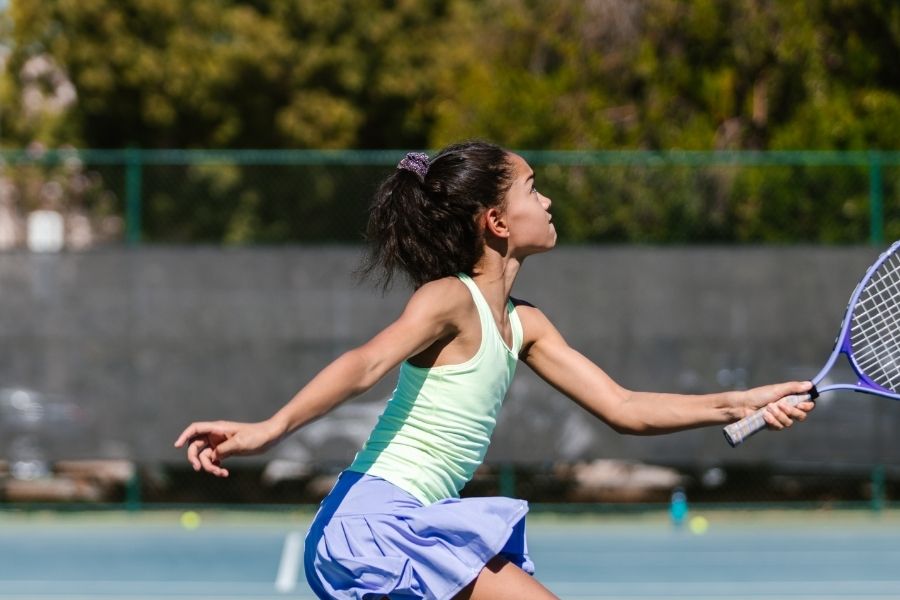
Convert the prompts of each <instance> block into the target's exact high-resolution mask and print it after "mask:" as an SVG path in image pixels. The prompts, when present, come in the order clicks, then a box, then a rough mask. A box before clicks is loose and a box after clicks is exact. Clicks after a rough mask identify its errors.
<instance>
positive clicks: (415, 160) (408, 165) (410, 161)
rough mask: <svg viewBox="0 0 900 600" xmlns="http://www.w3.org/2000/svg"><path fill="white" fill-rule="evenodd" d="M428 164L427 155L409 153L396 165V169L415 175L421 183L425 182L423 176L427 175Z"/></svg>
mask: <svg viewBox="0 0 900 600" xmlns="http://www.w3.org/2000/svg"><path fill="white" fill-rule="evenodd" d="M429 164H430V162H429V160H428V155H427V154H425V153H423V152H409V153H407V155H406V156H404V157H403V160H401V161H400V162H399V163H398V164H397V168H398V169H402V170H404V171H409V172H410V173H415V174H416V175H418V176H419V179H420V180H421V181H425V175H426V174H427V173H428V166H429Z"/></svg>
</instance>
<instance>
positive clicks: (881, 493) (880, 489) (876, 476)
mask: <svg viewBox="0 0 900 600" xmlns="http://www.w3.org/2000/svg"><path fill="white" fill-rule="evenodd" d="M884 480H885V474H884V465H875V466H874V467H873V468H872V510H873V511H875V512H881V509H883V508H884V502H885V495H886V491H885V485H884Z"/></svg>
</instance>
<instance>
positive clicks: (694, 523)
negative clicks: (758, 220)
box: [688, 517, 709, 535]
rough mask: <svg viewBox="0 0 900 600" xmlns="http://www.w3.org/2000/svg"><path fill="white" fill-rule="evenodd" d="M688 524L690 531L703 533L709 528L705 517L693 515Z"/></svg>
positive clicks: (697, 533)
mask: <svg viewBox="0 0 900 600" xmlns="http://www.w3.org/2000/svg"><path fill="white" fill-rule="evenodd" d="M688 526H689V527H690V528H691V533H693V534H695V535H703V534H704V533H706V530H707V529H709V521H707V520H706V517H693V518H692V519H691V520H690V523H689V524H688Z"/></svg>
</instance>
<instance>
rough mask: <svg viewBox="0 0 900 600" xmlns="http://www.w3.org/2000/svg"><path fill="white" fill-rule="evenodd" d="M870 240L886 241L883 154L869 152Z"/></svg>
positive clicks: (877, 243)
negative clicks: (882, 175) (882, 173)
mask: <svg viewBox="0 0 900 600" xmlns="http://www.w3.org/2000/svg"><path fill="white" fill-rule="evenodd" d="M869 241H870V242H871V243H872V244H873V245H875V246H880V245H881V244H882V243H883V242H884V186H883V185H882V183H881V154H880V153H879V152H870V153H869Z"/></svg>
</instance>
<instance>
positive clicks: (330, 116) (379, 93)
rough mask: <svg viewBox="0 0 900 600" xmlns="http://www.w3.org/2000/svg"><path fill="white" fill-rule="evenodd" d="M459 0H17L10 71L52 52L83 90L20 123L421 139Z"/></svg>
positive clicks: (239, 141) (77, 136) (381, 142)
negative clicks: (57, 109)
mask: <svg viewBox="0 0 900 600" xmlns="http://www.w3.org/2000/svg"><path fill="white" fill-rule="evenodd" d="M452 7H453V3H436V2H435V3H425V4H423V3H420V2H413V1H410V0H406V1H397V2H394V1H389V0H383V1H381V2H368V3H366V5H365V9H364V10H363V9H361V8H360V5H359V4H358V3H356V2H353V1H352V0H334V1H330V2H293V1H291V0H274V1H271V2H251V1H243V2H242V1H238V0H233V1H227V0H193V1H191V2H170V1H168V0H84V1H79V2H74V1H68V0H48V1H47V2H40V3H35V2H31V1H29V0H13V1H12V3H11V5H10V9H9V11H10V17H11V19H12V22H13V23H14V28H13V31H12V35H11V38H12V54H11V56H10V61H9V63H10V70H11V72H12V73H14V74H20V73H21V70H22V69H23V68H24V66H25V65H26V64H27V63H28V61H30V60H33V59H34V58H35V57H38V56H40V57H45V58H44V59H43V60H46V61H50V62H51V63H52V64H55V65H59V66H60V68H61V70H62V72H63V73H65V74H66V76H67V77H68V78H70V80H71V81H72V82H73V84H74V88H75V90H77V94H78V102H77V103H76V104H75V106H73V107H72V108H71V110H70V111H68V113H67V118H66V121H67V123H66V124H65V125H63V124H57V126H54V127H51V131H44V130H38V129H35V128H27V127H25V128H23V130H22V131H18V132H17V134H18V137H19V139H21V140H23V141H24V140H27V141H30V139H33V138H35V137H37V138H41V141H44V142H46V143H51V144H52V143H58V142H59V141H61V140H65V141H67V142H69V143H77V144H80V145H87V146H92V147H104V148H111V147H124V146H129V145H136V146H141V147H255V148H256V147H262V148H279V147H311V148H343V147H386V146H397V145H399V146H422V145H424V143H425V142H426V141H427V132H428V130H429V128H430V119H431V117H430V110H431V109H430V106H431V99H433V98H434V93H433V91H432V89H433V87H434V85H433V83H432V82H433V81H435V80H436V79H438V78H437V77H436V76H435V74H434V69H435V68H441V64H442V63H441V61H440V60H439V56H438V55H439V53H435V52H433V50H434V49H435V48H437V47H440V46H441V45H442V44H445V43H446V42H445V41H443V40H444V39H445V38H443V36H441V35H440V31H441V27H442V23H443V22H444V19H443V17H444V15H445V14H446V12H447V11H449V10H452ZM17 79H18V86H19V87H20V88H21V87H24V85H25V84H24V83H23V82H22V81H21V76H20V77H18V78H17ZM17 109H18V110H19V111H20V112H21V111H27V110H28V107H27V105H26V104H25V103H24V102H20V103H19V106H18V107H17Z"/></svg>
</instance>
